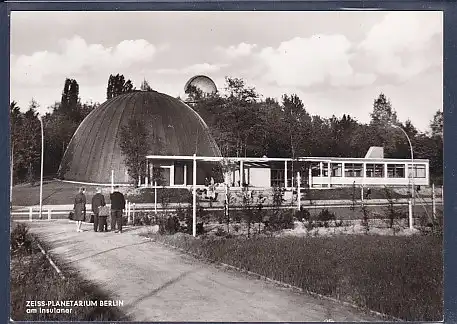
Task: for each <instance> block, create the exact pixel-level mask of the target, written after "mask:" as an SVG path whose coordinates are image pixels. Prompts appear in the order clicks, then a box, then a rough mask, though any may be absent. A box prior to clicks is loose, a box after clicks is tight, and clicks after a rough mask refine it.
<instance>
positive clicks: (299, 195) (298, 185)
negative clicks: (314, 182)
mask: <svg viewBox="0 0 457 324" xmlns="http://www.w3.org/2000/svg"><path fill="white" fill-rule="evenodd" d="M297 203H298V210H299V211H300V208H301V206H300V204H301V194H300V171H299V172H297Z"/></svg>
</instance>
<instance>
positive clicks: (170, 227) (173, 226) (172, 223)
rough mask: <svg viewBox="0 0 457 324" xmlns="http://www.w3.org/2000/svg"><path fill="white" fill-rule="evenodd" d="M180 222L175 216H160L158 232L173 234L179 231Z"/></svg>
mask: <svg viewBox="0 0 457 324" xmlns="http://www.w3.org/2000/svg"><path fill="white" fill-rule="evenodd" d="M179 230H180V224H179V219H178V217H177V216H168V217H166V218H165V217H161V218H160V221H159V233H160V234H175V233H177V232H179Z"/></svg>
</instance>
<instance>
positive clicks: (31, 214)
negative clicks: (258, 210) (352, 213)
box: [10, 199, 442, 220]
mask: <svg viewBox="0 0 457 324" xmlns="http://www.w3.org/2000/svg"><path fill="white" fill-rule="evenodd" d="M430 202H431V201H430ZM360 203H361V202H360V201H357V202H356V204H357V206H359V205H360ZM436 204H438V205H441V204H442V201H441V200H438V199H437V201H436ZM170 205H171V206H170ZM170 205H169V207H167V208H164V207H163V206H162V205H161V204H157V205H156V206H155V204H128V206H127V208H126V214H127V215H128V216H129V215H130V214H135V213H137V212H165V211H166V212H176V211H177V210H178V209H179V208H185V206H182V205H180V204H177V203H176V204H170ZM214 205H216V206H205V207H204V208H205V210H206V211H222V210H224V206H223V205H221V204H219V205H217V204H214ZM364 205H365V206H367V207H376V206H389V205H390V203H389V202H387V201H385V200H382V201H381V200H376V201H375V200H374V201H366V200H365V201H364ZM392 205H393V206H408V200H404V201H403V200H399V201H397V202H395V203H393V204H392ZM88 206H89V208H87V209H86V210H88V211H90V210H91V208H90V205H88ZM253 207H254V206H253ZM300 207H301V208H303V209H315V208H351V207H354V202H352V201H350V200H348V201H346V200H341V201H337V202H334V201H333V202H332V201H316V202H312V203H309V202H306V201H305V202H304V201H302V203H301V205H300ZM262 208H263V209H267V210H268V209H274V208H279V209H297V206H296V205H283V206H279V207H275V206H271V205H264V206H263V207H262ZM230 209H231V210H242V209H243V207H242V206H230ZM72 210H73V206H72V205H46V206H43V207H42V213H41V215H42V218H41V219H48V220H51V219H62V218H67V216H68V214H69V213H70V212H71V211H72ZM10 214H11V216H12V218H16V219H17V218H18V217H19V218H24V217H25V218H27V216H28V219H29V220H34V219H36V217H38V216H39V215H40V210H39V207H37V206H29V207H19V206H13V207H12V211H11V213H10ZM53 216H56V217H53ZM58 216H60V217H58Z"/></svg>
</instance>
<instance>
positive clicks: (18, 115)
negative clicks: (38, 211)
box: [10, 74, 443, 183]
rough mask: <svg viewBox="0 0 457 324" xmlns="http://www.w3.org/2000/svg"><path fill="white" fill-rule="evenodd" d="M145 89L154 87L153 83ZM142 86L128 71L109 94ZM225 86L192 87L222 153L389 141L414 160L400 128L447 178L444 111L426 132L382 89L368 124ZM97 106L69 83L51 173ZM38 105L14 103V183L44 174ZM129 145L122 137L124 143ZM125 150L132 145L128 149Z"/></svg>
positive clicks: (51, 115) (347, 150) (354, 147)
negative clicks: (212, 89)
mask: <svg viewBox="0 0 457 324" xmlns="http://www.w3.org/2000/svg"><path fill="white" fill-rule="evenodd" d="M140 89H141V90H142V91H153V89H152V88H151V86H150V85H149V83H148V82H147V81H146V80H144V81H143V82H142V84H141V86H140ZM135 90H136V88H135V87H134V85H133V82H132V81H131V80H126V79H125V77H124V76H123V75H122V74H117V75H110V76H109V79H108V85H107V96H106V97H107V99H111V98H114V97H116V96H118V95H120V94H123V93H127V92H130V91H135ZM224 90H225V91H224V93H219V92H218V93H215V94H211V95H204V94H203V93H202V92H201V91H199V90H198V89H197V88H195V87H191V88H190V89H188V91H187V95H188V98H187V99H188V100H189V102H190V103H189V105H190V106H191V107H192V108H193V109H194V110H195V111H196V112H197V113H199V114H200V116H201V117H202V118H203V119H204V120H205V122H206V123H207V125H208V126H209V128H210V130H211V133H212V135H213V137H214V139H215V140H216V142H217V144H218V146H219V148H220V149H221V153H222V155H223V156H246V157H262V156H267V157H292V158H295V157H299V156H319V157H326V156H328V157H330V156H332V157H364V156H365V154H366V152H367V150H368V149H369V147H370V146H383V147H384V151H385V155H386V157H391V158H405V159H407V158H410V149H409V144H408V141H407V140H406V138H405V136H404V134H403V132H401V130H399V129H398V128H396V127H393V126H399V127H401V128H403V129H404V130H405V132H406V133H407V134H408V136H409V137H410V139H411V142H412V145H413V148H414V157H415V158H417V159H429V160H430V173H431V179H432V181H433V182H435V183H441V182H442V175H443V113H442V112H441V111H439V110H438V111H436V113H435V115H434V117H433V119H432V120H431V121H430V125H429V129H428V130H427V131H425V132H419V131H418V130H417V129H416V128H415V127H414V125H413V124H412V122H411V121H410V120H406V121H405V122H401V121H399V120H398V118H397V114H396V111H395V109H394V107H393V105H392V103H391V102H390V100H389V99H388V98H387V96H386V95H385V94H383V93H381V94H380V95H379V96H378V97H377V98H375V99H374V101H373V107H372V112H371V114H370V117H371V118H370V122H369V123H361V122H359V121H357V120H356V119H355V118H353V117H352V116H350V115H347V114H343V115H342V116H339V117H337V116H332V117H330V118H323V117H321V116H319V115H311V114H310V113H309V112H308V111H307V110H306V106H305V104H304V103H303V101H302V99H301V98H299V96H298V95H296V94H284V95H283V96H282V97H281V99H280V100H276V99H274V98H268V97H267V98H265V99H263V98H262V96H261V95H260V94H259V93H258V92H257V90H256V89H255V88H254V87H250V86H248V85H246V83H245V81H244V80H243V79H239V78H229V77H227V78H226V85H225V88H224ZM98 105H99V104H98V103H92V102H89V103H88V102H86V103H82V102H81V100H80V97H79V85H78V82H77V81H76V80H74V79H66V80H65V82H64V87H63V91H62V96H61V100H60V102H55V103H54V104H53V105H52V106H50V107H48V110H49V112H47V113H46V114H45V115H44V116H43V119H42V120H43V125H44V133H45V148H44V149H45V153H44V156H45V168H44V172H45V175H49V176H52V175H54V174H55V173H56V172H57V170H58V168H59V165H60V161H61V159H62V157H63V154H64V153H65V150H66V148H67V146H68V144H69V142H70V140H71V138H72V136H73V134H74V132H75V131H76V129H77V127H78V126H79V124H80V123H81V122H82V120H83V119H84V118H85V117H86V116H87V115H88V114H89V113H90V112H91V111H92V110H93V109H95V108H96V107H97V106H98ZM38 108H39V104H38V103H37V102H36V101H35V100H32V101H31V103H30V105H29V107H28V109H27V110H26V111H25V112H21V109H20V108H19V107H18V105H17V103H16V102H15V101H13V102H11V104H10V114H11V115H10V117H11V122H10V127H11V129H10V131H11V151H12V156H13V179H14V182H15V183H17V182H23V181H28V182H33V181H34V179H36V178H37V176H38V175H39V165H40V151H41V131H40V120H39V118H38ZM127 128H128V129H124V130H123V132H124V133H125V132H126V131H128V132H129V133H130V134H132V133H134V134H137V135H138V137H141V140H140V142H142V141H147V140H148V136H147V132H146V131H145V130H144V129H143V128H142V125H141V122H138V121H136V122H135V121H131V122H129V126H128V127H127ZM137 128H138V129H137ZM135 129H137V130H136V131H135ZM125 137H126V136H125ZM130 138H131V139H132V136H131V137H130ZM137 142H138V141H137ZM130 144H131V143H130ZM130 144H129V142H128V141H122V146H131V145H130ZM138 147H145V146H142V145H139V146H138ZM122 151H123V152H124V151H125V152H130V151H131V150H129V149H128V148H125V147H123V149H122ZM126 160H128V161H126V162H129V164H132V165H129V169H130V170H131V173H132V175H135V176H136V177H138V176H139V174H137V173H138V172H135V170H136V169H138V170H142V169H144V168H143V166H140V165H138V168H136V167H135V165H134V164H135V161H137V160H138V161H139V162H138V164H140V163H141V161H142V160H143V159H138V158H135V156H134V157H132V158H130V159H129V158H128V157H126ZM130 160H131V161H134V162H130ZM138 170H137V171H138Z"/></svg>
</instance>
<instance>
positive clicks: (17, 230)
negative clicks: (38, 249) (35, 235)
mask: <svg viewBox="0 0 457 324" xmlns="http://www.w3.org/2000/svg"><path fill="white" fill-rule="evenodd" d="M10 244H11V254H20V253H30V252H31V251H32V246H33V245H32V244H33V241H32V238H31V237H30V235H29V229H28V228H27V226H26V225H25V224H18V225H17V226H15V227H14V229H13V231H12V232H11V243H10Z"/></svg>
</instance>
